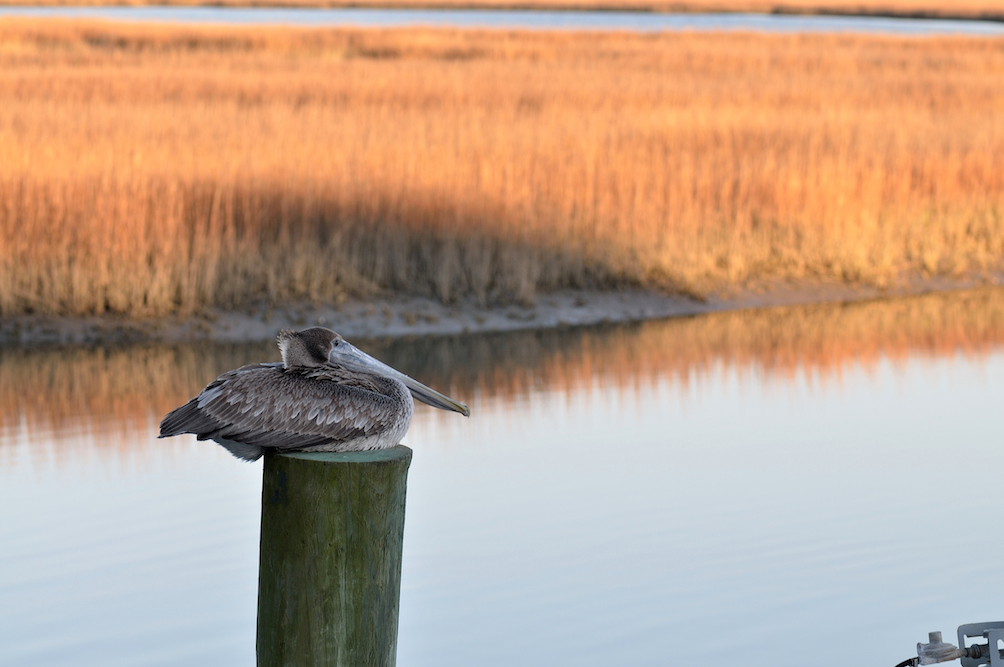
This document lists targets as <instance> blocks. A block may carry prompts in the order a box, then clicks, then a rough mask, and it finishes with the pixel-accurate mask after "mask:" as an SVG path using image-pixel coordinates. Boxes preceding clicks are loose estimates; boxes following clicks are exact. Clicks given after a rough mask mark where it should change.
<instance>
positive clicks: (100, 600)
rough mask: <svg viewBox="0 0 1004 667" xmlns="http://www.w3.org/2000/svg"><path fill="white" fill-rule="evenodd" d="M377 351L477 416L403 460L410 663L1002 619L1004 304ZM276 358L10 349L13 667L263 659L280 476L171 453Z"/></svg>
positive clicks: (1002, 297)
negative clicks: (259, 637) (260, 570)
mask: <svg viewBox="0 0 1004 667" xmlns="http://www.w3.org/2000/svg"><path fill="white" fill-rule="evenodd" d="M361 343H362V344H361V346H362V347H364V348H365V349H368V350H370V351H372V352H375V353H377V354H378V355H379V356H381V357H383V358H384V359H386V360H387V361H389V362H391V363H393V364H395V365H398V366H400V367H402V368H404V369H406V370H408V371H411V372H412V373H413V374H415V375H417V376H418V377H420V378H421V379H423V380H429V381H430V384H433V385H434V386H437V387H440V388H445V389H449V390H450V392H451V393H452V394H453V395H456V396H458V397H460V398H465V399H467V400H468V401H469V403H470V405H471V408H472V416H471V418H470V419H469V420H464V419H462V418H459V417H458V416H456V415H452V414H446V413H440V412H434V411H432V410H431V409H420V410H418V411H417V415H416V419H415V422H414V424H413V426H412V429H411V432H410V433H409V435H408V438H407V439H406V441H405V443H406V444H408V445H409V446H411V447H412V448H413V449H414V450H415V457H414V462H413V464H412V468H411V472H410V477H409V485H408V514H407V527H406V534H405V554H404V572H403V589H402V596H401V633H400V649H399V662H398V664H400V665H402V666H406V667H412V666H425V665H428V666H432V665H458V666H459V665H464V666H466V665H499V666H502V665H506V666H509V665H517V664H518V665H554V664H569V665H627V664H630V665H666V664H709V663H719V662H723V661H729V662H731V661H735V662H737V663H741V664H747V665H764V666H767V665H770V666H776V665H782V666H783V665H791V666H799V667H801V666H803V665H806V664H810V663H811V664H821V665H845V664H850V663H851V662H854V663H858V662H861V663H863V664H875V665H889V666H891V665H893V664H895V663H896V662H898V661H900V660H902V659H904V658H906V657H908V656H909V655H911V653H912V651H913V647H914V645H915V643H916V642H917V641H920V640H925V638H926V636H927V635H926V633H927V632H928V631H930V630H936V629H940V630H942V631H944V632H945V633H946V636H950V635H954V630H955V628H956V626H958V625H959V624H961V623H966V622H975V621H986V620H993V619H996V618H999V617H1000V616H1001V608H1000V605H999V599H998V598H996V596H995V595H992V594H991V592H992V591H999V590H1001V589H1002V587H1004V571H1002V570H1001V568H1000V563H999V554H1000V553H1001V551H1002V549H1004V538H1002V537H1001V534H1000V531H999V530H996V528H997V527H999V526H1000V524H1001V522H1002V521H1004V508H1002V505H1001V502H1000V501H1001V490H1000V488H999V487H998V486H995V485H994V482H993V479H994V478H995V473H993V471H995V470H1000V469H1001V467H1002V466H1004V438H1002V435H1001V434H1002V431H1004V410H1002V409H1001V405H1004V293H1001V292H987V293H973V294H968V295H950V296H940V297H927V298H924V299H914V300H909V301H897V302H890V303H876V304H865V305H858V306H849V307H840V306H827V307H815V308H801V309H784V310H776V311H761V312H758V313H746V314H742V313H732V314H724V315H719V316H712V317H702V318H694V319H687V320H675V321H667V322H652V323H647V324H643V325H632V326H624V327H605V328H598V329H582V330H568V331H563V332H562V331H551V332H529V333H519V334H511V335H497V336H487V337H462V338H448V339H421V340H416V341H410V342H409V341H398V342H380V341H369V342H365V341H363V342H361ZM276 354H277V353H276V351H275V350H274V349H273V347H272V346H271V345H253V346H189V347H135V348H129V349H125V350H114V349H101V348H97V349H67V350H60V349H52V350H12V349H9V348H8V349H4V350H0V409H2V412H0V415H2V417H0V646H2V647H3V654H2V656H0V664H11V665H29V664H30V665H36V666H40V667H41V666H48V665H102V666H109V665H178V664H213V665H249V664H253V663H254V641H255V612H256V593H257V557H258V521H259V503H260V498H259V494H260V485H261V465H260V463H258V464H245V463H242V462H240V461H237V460H235V459H233V458H231V457H230V456H229V455H228V454H227V453H226V452H224V451H223V450H222V449H221V448H219V447H218V446H216V445H214V444H212V443H197V442H195V441H194V438H192V439H184V438H176V439H172V440H168V441H163V440H156V439H155V432H156V431H155V429H156V424H157V422H158V421H159V418H160V416H161V415H162V414H163V412H165V411H166V410H167V409H168V408H170V407H173V406H174V405H176V404H177V403H180V402H181V401H183V400H185V399H186V398H187V397H188V396H189V395H190V394H193V393H194V392H196V391H198V389H199V388H201V386H202V385H203V384H205V383H206V382H207V381H208V380H211V379H212V378H213V377H215V376H216V374H217V373H219V372H220V371H223V370H226V369H228V368H232V367H234V366H236V365H238V364H240V363H244V362H247V361H252V360H261V359H271V358H274V357H275V356H276ZM845 643H846V644H845ZM845 645H847V646H853V650H854V653H853V656H854V659H851V654H848V653H846V652H844V651H842V650H841V648H842V647H843V646H845ZM862 652H863V653H864V654H865V655H867V656H868V657H867V660H864V661H862V660H860V656H861V655H862Z"/></svg>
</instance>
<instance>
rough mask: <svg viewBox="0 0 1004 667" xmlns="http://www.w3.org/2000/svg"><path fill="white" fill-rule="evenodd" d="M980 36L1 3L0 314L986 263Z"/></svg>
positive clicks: (991, 122)
mask: <svg viewBox="0 0 1004 667" xmlns="http://www.w3.org/2000/svg"><path fill="white" fill-rule="evenodd" d="M1001 81H1004V40H1000V39H976V38H965V39H963V38H939V39H933V38H925V39H899V38H890V37H869V36H852V35H842V36H827V35H806V36H799V35H760V34H731V33H730V34H660V35H635V34H619V33H604V34H572V33H561V34H557V33H551V34H548V33H533V32H526V33H520V32H502V31H489V32H475V31H451V30H426V29H409V30H386V31H361V30H296V29H278V28H275V29H272V28H269V29H266V28H254V29H246V28H232V29H226V28H182V27H162V26H161V27H158V26H126V25H114V24H101V23H94V24H86V23H85V24H81V23H70V22H58V21H28V20H24V21H21V20H6V21H3V22H0V100H3V103H2V104H0V316H11V315H17V314H20V313H25V312H46V313H57V314H69V315H76V314H88V313H104V312H112V313H121V314H125V315H132V316H144V315H159V314H165V313H178V314H186V313H191V312H193V311H197V310H199V309H202V308H206V307H223V308H240V307H245V306H249V305H254V304H260V303H262V302H272V303H277V302H284V301H290V300H301V299H302V300H313V301H330V300H337V299H339V298H342V297H344V296H345V295H347V294H366V293H368V292H371V291H373V290H390V291H397V292H403V293H411V294H426V295H435V296H437V297H439V298H441V299H443V300H446V301H451V300H454V299H457V298H461V297H474V298H476V299H477V300H479V301H481V302H499V301H511V300H518V301H530V300H532V299H533V297H534V295H535V294H536V293H538V292H539V291H542V290H545V291H546V290H550V289H554V288H560V287H581V286H593V287H604V286H616V285H623V284H642V285H650V286H658V287H664V288H666V289H670V290H673V289H676V290H684V291H697V292H704V291H708V290H717V289H722V288H727V287H730V286H735V285H742V284H747V283H750V282H756V281H762V280H810V281H811V280H819V279H823V280H839V281H845V282H851V283H854V282H868V283H871V284H878V285H884V284H892V283H895V282H896V281H897V280H899V279H900V278H902V276H904V275H907V274H915V273H921V274H925V275H958V274H962V273H967V272H977V273H978V272H990V271H996V270H1000V269H1001V268H1002V258H1004V120H1002V118H1004V116H1002V115H1001V114H1000V109H1002V108H1004V86H1001V85H1000V82H1001Z"/></svg>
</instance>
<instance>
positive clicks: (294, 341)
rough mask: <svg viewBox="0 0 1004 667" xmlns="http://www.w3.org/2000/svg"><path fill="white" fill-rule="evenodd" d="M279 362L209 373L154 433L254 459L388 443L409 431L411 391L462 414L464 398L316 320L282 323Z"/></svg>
mask: <svg viewBox="0 0 1004 667" xmlns="http://www.w3.org/2000/svg"><path fill="white" fill-rule="evenodd" d="M278 343H279V348H280V350H281V351H282V357H283V361H282V363H264V364H252V365H249V366H243V367H241V368H238V369H236V370H232V371H229V372H227V373H224V374H223V375H221V376H219V377H218V378H216V379H215V380H214V381H213V382H211V383H210V384H209V385H208V386H207V387H206V388H205V389H203V390H202V392H201V393H200V394H199V395H198V396H196V397H195V398H193V399H192V400H190V401H189V402H188V403H186V404H185V405H183V406H181V407H180V408H177V409H176V410H174V411H172V412H170V413H169V414H168V415H167V416H166V417H164V420H163V421H162V422H161V424H160V437H161V438H165V437H169V436H173V435H180V434H182V433H193V434H195V435H196V436H197V437H198V439H199V440H215V441H216V442H218V443H220V444H221V445H223V446H224V447H226V448H227V449H228V450H229V451H230V452H231V453H232V454H234V455H235V456H237V457H239V458H242V459H245V460H249V461H253V460H255V459H257V458H259V457H261V455H262V454H263V453H265V452H266V451H270V450H274V451H356V450H363V449H382V448H385V447H393V446H394V445H396V444H398V443H399V442H400V441H401V438H403V437H404V434H405V433H406V432H407V431H408V426H409V424H410V423H411V416H412V413H413V411H414V402H413V401H412V395H414V396H415V397H416V398H418V399H419V400H421V401H423V402H425V403H428V404H429V405H432V406H434V407H438V408H441V409H445V410H453V411H455V412H460V413H461V414H464V415H468V414H470V411H469V410H468V409H467V406H466V405H464V404H463V403H459V402H457V401H454V400H453V399H451V398H449V397H447V396H444V395H443V394H440V393H439V392H437V391H434V390H432V389H430V388H429V387H426V386H425V385H423V384H421V383H419V382H417V381H415V380H413V379H411V378H409V377H408V376H406V375H404V374H403V373H400V372H399V371H396V370H394V369H393V368H391V367H390V366H387V365H385V364H383V363H381V362H379V361H377V360H376V359H373V358H372V357H370V356H369V355H367V354H365V353H364V352H361V351H360V350H358V349H356V348H355V347H353V346H352V345H350V344H349V343H347V342H346V341H345V340H344V339H343V338H342V337H341V336H339V335H338V334H336V333H335V332H334V331H331V330H329V329H324V328H320V327H315V328H313V329H306V330H304V331H301V332H293V331H289V330H283V331H281V332H280V333H279V337H278Z"/></svg>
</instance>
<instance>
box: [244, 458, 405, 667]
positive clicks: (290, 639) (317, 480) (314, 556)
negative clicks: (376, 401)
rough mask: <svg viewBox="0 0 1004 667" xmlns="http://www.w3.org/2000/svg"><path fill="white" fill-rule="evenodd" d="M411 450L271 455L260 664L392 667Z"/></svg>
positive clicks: (265, 483)
mask: <svg viewBox="0 0 1004 667" xmlns="http://www.w3.org/2000/svg"><path fill="white" fill-rule="evenodd" d="M410 464H411V450H410V449H408V448H407V447H403V446H401V445H398V446H397V447H393V448H391V449H385V450H377V451H370V452H349V453H318V454H300V453H297V454H279V455H276V454H269V455H266V457H265V465H264V477H263V484H262V513H261V557H260V558H261V560H260V570H259V579H258V665H259V667H278V666H283V667H287V666H289V667H293V666H296V667H301V666H308V665H310V666H313V665H326V666H327V665H332V666H334V665H337V666H343V665H344V666H346V667H348V666H351V667H385V666H386V667H392V666H393V665H394V663H395V661H396V657H397V625H398V603H399V600H400V594H401V554H402V540H403V535H404V505H405V489H406V483H407V476H408V466H409V465H410Z"/></svg>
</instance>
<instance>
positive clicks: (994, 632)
mask: <svg viewBox="0 0 1004 667" xmlns="http://www.w3.org/2000/svg"><path fill="white" fill-rule="evenodd" d="M976 637H980V638H982V639H986V640H987V641H986V643H984V642H973V643H971V644H969V646H980V647H985V648H986V650H981V651H980V656H979V657H978V658H970V657H963V658H961V660H962V667H982V666H983V665H989V667H1004V655H1002V653H1004V652H1002V651H1001V650H1000V649H999V648H998V647H997V643H998V642H1004V621H999V622H997V623H967V624H966V625H960V626H959V648H966V639H974V638H976Z"/></svg>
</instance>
